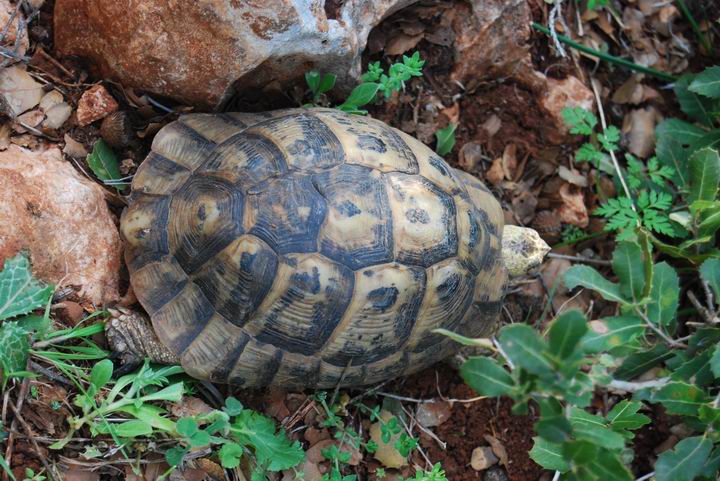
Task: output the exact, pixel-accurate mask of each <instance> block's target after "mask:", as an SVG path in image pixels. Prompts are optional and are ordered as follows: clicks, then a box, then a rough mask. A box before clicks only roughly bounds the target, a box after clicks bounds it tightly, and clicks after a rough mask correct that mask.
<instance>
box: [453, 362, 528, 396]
mask: <svg viewBox="0 0 720 481" xmlns="http://www.w3.org/2000/svg"><path fill="white" fill-rule="evenodd" d="M460 375H461V376H462V378H463V379H464V380H465V382H466V383H467V384H468V385H469V386H470V387H471V388H473V389H474V390H475V391H476V392H477V393H478V394H480V395H481V396H491V397H497V396H503V395H506V394H510V393H511V392H512V391H513V389H514V388H515V381H513V378H512V376H510V374H509V373H508V372H507V371H506V370H505V369H504V368H503V367H502V366H501V365H500V364H499V363H498V362H497V361H495V360H494V359H492V358H489V357H471V358H470V359H468V360H467V361H465V362H464V363H463V365H462V367H461V368H460Z"/></svg>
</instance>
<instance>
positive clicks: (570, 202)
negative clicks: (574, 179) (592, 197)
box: [558, 183, 590, 228]
mask: <svg viewBox="0 0 720 481" xmlns="http://www.w3.org/2000/svg"><path fill="white" fill-rule="evenodd" d="M559 194H560V199H561V201H562V205H561V206H560V208H559V209H558V214H559V215H560V219H561V220H562V221H563V222H564V223H566V224H572V225H576V226H578V227H583V228H584V227H587V225H588V222H589V221H590V218H589V215H588V211H587V208H586V207H585V196H584V195H583V192H582V189H580V188H579V187H577V186H574V185H572V184H569V183H563V185H562V186H560V191H559Z"/></svg>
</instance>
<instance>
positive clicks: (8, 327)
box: [0, 321, 30, 386]
mask: <svg viewBox="0 0 720 481" xmlns="http://www.w3.org/2000/svg"><path fill="white" fill-rule="evenodd" d="M29 351H30V341H29V339H28V331H27V330H26V329H25V328H23V327H21V326H20V325H18V323H17V322H12V321H5V322H4V323H3V324H2V326H0V369H2V376H3V386H4V385H5V382H6V381H7V380H8V378H9V377H10V376H11V375H13V373H16V372H19V371H24V370H25V367H26V364H27V358H28V352H29Z"/></svg>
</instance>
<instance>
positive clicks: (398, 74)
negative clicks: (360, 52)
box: [305, 52, 425, 115]
mask: <svg viewBox="0 0 720 481" xmlns="http://www.w3.org/2000/svg"><path fill="white" fill-rule="evenodd" d="M423 65H425V61H424V60H421V59H420V52H415V53H414V54H413V55H412V56H410V57H408V56H407V55H403V57H402V62H397V63H394V64H392V65H391V66H390V68H389V69H388V71H387V73H385V70H384V69H383V68H382V67H381V66H380V62H374V63H371V64H369V65H368V69H367V71H366V72H365V73H364V74H362V76H361V79H362V83H361V84H360V85H358V86H357V87H355V88H354V89H353V90H352V92H350V95H349V96H348V98H347V99H346V100H345V101H344V102H343V103H342V104H340V105H338V106H337V107H336V108H337V109H340V110H343V111H345V112H349V113H353V114H360V115H365V114H367V111H366V110H363V109H361V107H363V106H365V105H367V104H370V103H372V102H373V101H375V100H376V99H377V98H378V96H379V94H382V96H383V97H385V98H387V97H390V96H391V95H392V94H393V92H398V91H400V89H402V88H403V85H404V83H405V82H407V81H408V80H410V79H411V78H412V77H419V76H421V75H422V67H423ZM335 78H336V77H335V75H333V74H325V75H322V74H320V73H319V72H317V71H311V72H308V73H307V74H306V75H305V81H306V83H307V84H308V88H309V89H310V92H311V94H312V96H313V103H317V101H318V99H319V98H320V95H321V94H323V93H325V92H328V91H329V90H330V89H332V87H333V86H334V85H335Z"/></svg>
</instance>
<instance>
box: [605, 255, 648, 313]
mask: <svg viewBox="0 0 720 481" xmlns="http://www.w3.org/2000/svg"><path fill="white" fill-rule="evenodd" d="M612 267H613V272H615V275H617V276H618V279H619V280H620V289H621V290H622V293H623V295H624V296H625V297H627V298H628V299H632V300H633V301H635V302H638V301H639V300H640V298H641V297H642V293H643V288H644V287H645V272H644V269H643V267H644V266H643V253H642V249H640V246H639V245H638V243H637V242H631V241H623V242H618V244H617V247H616V248H615V252H613V258H612Z"/></svg>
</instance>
